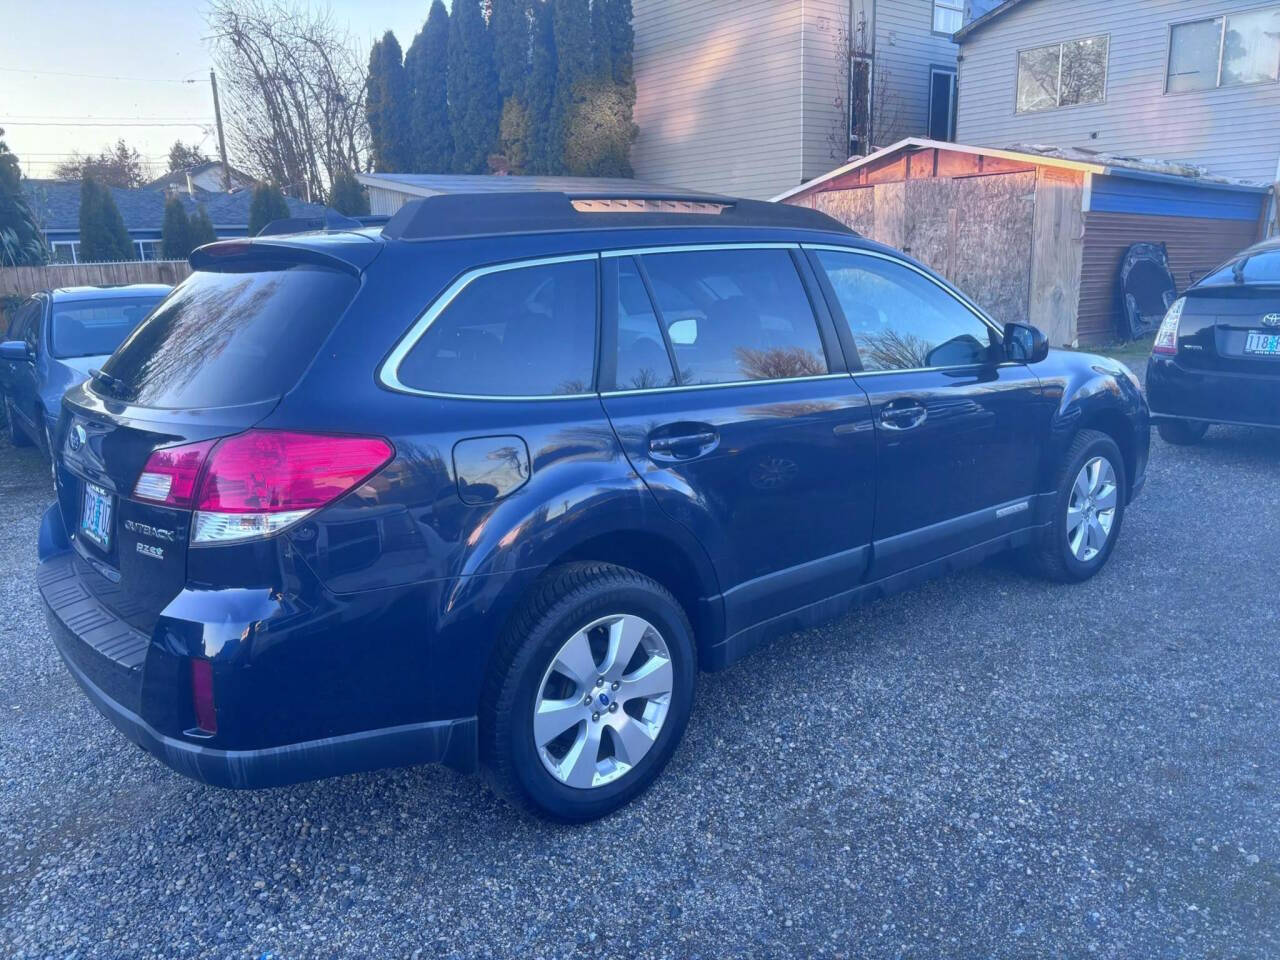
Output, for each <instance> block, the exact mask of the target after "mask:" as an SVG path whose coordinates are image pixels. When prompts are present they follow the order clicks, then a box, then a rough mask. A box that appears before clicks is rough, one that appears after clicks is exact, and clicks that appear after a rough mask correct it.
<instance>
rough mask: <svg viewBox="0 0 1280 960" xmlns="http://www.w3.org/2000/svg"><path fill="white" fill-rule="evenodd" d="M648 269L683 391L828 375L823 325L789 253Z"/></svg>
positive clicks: (690, 256) (711, 255) (666, 261)
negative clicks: (691, 387)
mask: <svg viewBox="0 0 1280 960" xmlns="http://www.w3.org/2000/svg"><path fill="white" fill-rule="evenodd" d="M643 265H644V268H645V270H646V271H647V272H648V276H649V280H650V283H651V285H652V288H653V295H654V298H655V300H656V301H657V306H658V313H659V315H660V320H661V323H662V326H663V330H664V332H665V334H666V337H667V340H668V341H669V343H670V344H671V350H672V352H673V353H674V355H675V358H676V367H677V370H676V375H677V378H678V380H679V382H680V383H681V384H682V385H683V384H703V383H737V382H742V381H750V380H785V379H790V378H793V377H811V376H819V375H821V374H824V373H827V372H828V368H827V360H826V355H825V354H824V353H823V349H822V339H821V336H820V335H819V333H818V323H817V319H816V318H815V317H814V314H813V308H812V307H811V306H810V304H809V297H808V295H807V294H806V293H805V290H804V285H803V284H802V283H801V281H800V275H799V274H798V273H797V272H796V267H795V264H794V263H793V262H792V260H791V255H790V253H788V251H786V250H700V251H690V252H680V253H656V254H648V255H646V256H645V257H644V258H643ZM619 338H620V340H621V333H619ZM621 381H622V377H621V376H619V385H621Z"/></svg>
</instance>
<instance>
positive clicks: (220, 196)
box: [22, 180, 325, 232]
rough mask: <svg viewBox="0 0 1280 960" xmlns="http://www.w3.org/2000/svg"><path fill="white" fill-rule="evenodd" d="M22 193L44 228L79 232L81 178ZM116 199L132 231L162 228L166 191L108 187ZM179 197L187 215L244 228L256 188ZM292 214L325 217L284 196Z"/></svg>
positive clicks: (219, 226) (40, 183) (29, 185)
mask: <svg viewBox="0 0 1280 960" xmlns="http://www.w3.org/2000/svg"><path fill="white" fill-rule="evenodd" d="M22 186H23V192H24V193H26V195H27V198H28V200H29V201H30V203H31V208H32V212H34V213H35V215H36V218H37V219H38V220H39V221H40V223H41V225H42V227H43V229H44V230H45V231H46V232H49V231H54V232H58V231H76V230H79V229H80V181H78V180H24V181H23V183H22ZM107 189H108V190H110V191H111V197H112V199H113V200H115V202H116V207H117V208H118V209H119V211H120V216H121V217H122V218H123V219H124V225H125V228H126V229H128V230H130V231H140V230H159V229H161V227H162V226H163V225H164V204H165V200H166V199H167V198H166V195H165V192H164V191H163V190H154V189H151V188H148V187H136V188H128V187H108V188H107ZM178 199H179V200H180V201H181V202H182V205H183V206H184V207H185V208H186V210H187V213H188V215H190V214H192V213H195V212H196V210H197V208H199V207H202V206H203V207H204V209H205V212H206V213H207V214H208V215H209V219H210V220H211V221H213V226H214V229H215V230H245V229H248V226H249V205H250V204H251V203H252V202H253V191H252V190H249V189H244V190H235V191H233V192H231V193H210V194H205V195H203V196H202V197H201V198H200V199H199V200H196V199H192V198H191V197H190V196H187V195H186V194H178ZM285 203H287V204H288V205H289V215H290V216H294V217H313V216H323V215H324V209H325V208H324V207H323V206H321V205H320V204H318V203H305V202H303V201H302V200H295V199H294V198H293V197H285Z"/></svg>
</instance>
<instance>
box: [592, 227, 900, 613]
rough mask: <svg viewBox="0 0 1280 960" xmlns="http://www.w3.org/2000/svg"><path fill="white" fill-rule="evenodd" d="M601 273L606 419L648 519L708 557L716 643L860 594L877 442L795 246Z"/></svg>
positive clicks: (680, 253)
mask: <svg viewBox="0 0 1280 960" xmlns="http://www.w3.org/2000/svg"><path fill="white" fill-rule="evenodd" d="M602 263H603V270H604V282H603V284H602V291H603V302H604V308H605V317H604V321H605V322H604V323H603V325H602V327H603V341H602V353H601V361H602V362H601V385H602V398H603V402H604V405H605V410H606V412H607V413H608V415H609V419H610V420H611V422H612V423H613V426H614V429H615V430H616V432H617V434H618V437H619V439H620V441H621V443H622V445H623V448H624V450H625V451H626V454H627V457H628V458H629V460H630V462H631V464H632V466H633V467H634V468H635V470H636V471H637V472H638V473H639V475H640V476H641V477H642V478H643V479H644V481H645V483H646V484H647V485H648V487H649V489H650V490H651V491H653V493H654V495H655V497H656V498H657V501H658V504H659V506H660V507H661V508H662V509H663V510H664V511H665V512H666V513H667V514H668V515H669V516H671V517H672V518H674V519H675V520H677V521H679V522H681V523H682V524H684V525H685V526H686V527H687V528H688V529H689V530H691V531H692V532H693V533H694V535H695V536H697V537H698V538H699V540H700V541H701V542H702V543H703V545H704V546H705V547H706V548H707V551H708V553H709V555H710V557H711V559H712V562H713V564H714V566H715V569H716V572H717V575H718V576H719V580H720V586H721V588H722V589H723V591H724V599H725V616H726V624H727V630H726V633H727V635H729V636H731V637H732V636H733V635H734V634H735V633H738V632H740V631H742V630H745V629H747V628H749V627H752V626H754V625H758V624H760V623H762V622H763V621H766V620H768V619H769V618H772V617H776V616H780V615H783V614H786V613H789V612H791V611H794V610H797V609H799V608H801V607H804V606H806V605H808V604H811V603H815V602H818V601H821V600H823V599H826V598H828V597H830V596H832V595H834V594H837V593H840V592H841V591H845V590H849V589H852V588H853V587H854V586H856V585H857V584H858V583H860V582H861V581H862V579H863V576H864V574H865V570H866V563H867V555H868V552H869V549H868V547H869V543H870V539H871V523H872V518H873V515H874V498H875V490H874V478H873V471H874V459H875V447H874V430H873V428H872V426H871V420H870V409H869V405H868V402H867V398H866V396H865V394H864V393H863V392H862V390H861V389H860V388H859V387H858V386H857V384H855V383H854V382H853V381H852V380H850V379H849V377H848V374H847V372H846V371H845V368H844V360H843V357H842V355H841V352H840V348H839V344H838V342H837V341H836V339H835V334H834V329H833V327H832V326H831V322H830V316H829V313H828V312H827V310H826V308H825V304H824V303H823V302H822V298H821V295H820V294H819V293H817V292H816V287H815V286H814V284H813V278H812V275H811V274H809V273H808V269H809V268H808V266H807V264H806V263H805V261H804V260H803V257H802V255H801V253H800V251H799V249H798V247H795V245H791V246H790V247H788V246H787V245H782V244H776V245H772V246H759V245H755V246H753V245H721V246H714V247H702V248H679V249H664V250H647V251H643V252H638V253H635V254H634V255H632V254H629V253H623V254H606V255H605V257H604V258H603V260H602ZM806 278H807V279H806Z"/></svg>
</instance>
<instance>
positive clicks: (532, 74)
mask: <svg viewBox="0 0 1280 960" xmlns="http://www.w3.org/2000/svg"><path fill="white" fill-rule="evenodd" d="M553 6H554V0H533V17H532V34H533V36H532V40H531V42H530V54H531V59H530V63H529V79H528V82H527V83H526V84H525V112H526V117H527V123H528V128H529V148H528V152H529V172H530V173H542V174H547V173H553V172H555V169H556V168H555V165H554V160H553V156H552V149H551V108H552V105H553V104H554V102H555V96H556V41H555V29H554V24H553V20H554V14H555V11H554V9H553Z"/></svg>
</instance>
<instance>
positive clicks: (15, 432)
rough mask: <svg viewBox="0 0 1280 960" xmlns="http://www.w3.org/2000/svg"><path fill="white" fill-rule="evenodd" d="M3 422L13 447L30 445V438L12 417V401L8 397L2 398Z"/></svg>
mask: <svg viewBox="0 0 1280 960" xmlns="http://www.w3.org/2000/svg"><path fill="white" fill-rule="evenodd" d="M4 424H5V429H6V430H8V431H9V442H10V443H12V444H13V445H14V446H15V447H29V446H31V442H32V441H31V438H30V437H28V436H27V435H26V434H25V433H24V432H23V430H22V427H20V426H19V425H18V421H17V420H15V419H14V417H13V401H11V400H10V399H9V398H8V397H5V398H4Z"/></svg>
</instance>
